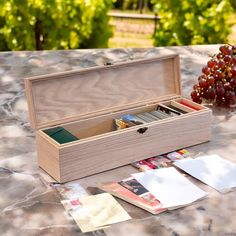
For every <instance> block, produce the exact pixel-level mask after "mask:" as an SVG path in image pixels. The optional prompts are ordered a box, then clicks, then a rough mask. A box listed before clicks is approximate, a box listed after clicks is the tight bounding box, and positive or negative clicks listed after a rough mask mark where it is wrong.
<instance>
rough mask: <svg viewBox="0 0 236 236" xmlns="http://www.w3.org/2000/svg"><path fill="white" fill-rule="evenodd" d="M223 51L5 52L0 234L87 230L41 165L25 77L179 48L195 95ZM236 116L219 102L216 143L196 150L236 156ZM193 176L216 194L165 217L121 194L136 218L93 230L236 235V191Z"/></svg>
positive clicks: (1, 62)
mask: <svg viewBox="0 0 236 236" xmlns="http://www.w3.org/2000/svg"><path fill="white" fill-rule="evenodd" d="M217 50H218V46H217V45H208V46H191V47H168V48H151V49H106V50H102V49H97V50H71V51H40V52H2V53H0V143H1V145H0V212H1V214H0V235H4V236H11V235H13V236H15V235H17V236H18V235H19V236H21V235H24V236H28V235H70V236H74V235H83V234H82V233H81V231H80V230H79V228H78V227H77V225H76V224H75V223H74V221H73V219H71V217H69V216H68V215H67V214H66V212H65V211H64V208H63V207H62V205H61V204H60V199H59V196H58V194H57V193H56V192H55V191H54V190H53V189H52V188H51V187H50V186H49V184H48V181H49V178H47V175H46V174H45V173H44V172H43V171H41V170H40V169H39V168H38V166H37V161H36V152H35V150H36V148H35V135H34V130H32V129H31V128H30V126H29V123H28V114H27V104H26V99H25V94H24V85H23V78H25V77H29V76H33V75H40V74H47V73H52V72H59V71H66V70H73V69H78V68H84V67H90V66H96V65H103V64H105V63H106V62H117V61H126V60H130V59H135V58H147V57H152V56H156V55H161V54H166V53H169V52H174V53H179V54H180V57H181V79H182V80H181V82H182V95H183V96H185V97H189V93H190V91H191V88H192V85H193V84H194V81H196V79H197V76H198V75H199V74H200V71H201V67H202V66H203V65H204V64H205V63H206V61H207V60H208V55H209V54H214V53H215V52H217ZM235 123H236V116H235V112H234V111H232V110H231V111H229V110H224V109H221V110H218V109H213V122H212V133H213V135H212V140H211V142H208V143H205V144H201V145H197V146H194V147H191V148H189V150H190V151H191V152H193V154H194V155H200V154H201V153H209V154H210V153H217V154H219V155H221V156H222V157H224V158H226V159H229V160H232V161H234V162H236V158H235V153H236V126H235ZM193 125H194V124H193ZM133 172H135V169H133V167H131V166H125V167H122V168H117V169H114V170H111V171H107V172H104V173H101V174H98V175H94V176H90V177H87V178H84V179H81V180H78V181H77V182H79V183H80V184H81V185H82V186H83V187H84V188H86V189H87V190H88V191H89V192H90V193H92V194H94V193H97V192H99V190H97V189H96V188H94V187H95V186H96V183H99V182H102V181H109V180H114V181H118V180H120V179H123V178H126V177H128V175H129V174H130V173H133ZM191 181H193V182H194V183H195V184H197V185H198V186H199V187H201V188H202V189H204V190H205V191H207V192H209V197H208V198H206V199H204V200H202V201H199V202H197V203H195V204H193V205H191V206H188V207H184V208H181V209H178V210H174V211H170V212H165V213H162V214H160V215H158V216H153V215H151V214H149V213H148V212H145V211H143V210H142V209H139V208H137V207H135V206H132V205H130V204H128V203H126V202H124V201H121V200H119V202H120V203H121V204H122V205H123V206H124V208H125V209H126V210H127V211H128V212H129V214H130V215H131V216H132V218H133V219H132V220H130V221H127V222H123V223H119V224H116V225H113V226H112V227H110V228H108V229H105V230H104V231H102V230H101V231H97V232H93V233H88V234H86V235H107V236H116V235H117V236H118V235H119V236H120V235H128V236H137V235H142V236H149V235H150V236H151V235H153V236H154V235H155V236H156V235H160V236H166V235H169V236H177V235H179V236H189V235H191V236H195V235H207V236H208V235H217V236H218V235H219V236H222V235H228V236H229V235H230V236H233V235H236V224H235V219H236V204H235V202H236V191H233V192H230V193H228V194H219V193H218V192H216V191H215V190H213V189H211V188H210V187H208V186H206V185H203V184H202V183H200V182H198V181H196V180H194V179H192V178H191Z"/></svg>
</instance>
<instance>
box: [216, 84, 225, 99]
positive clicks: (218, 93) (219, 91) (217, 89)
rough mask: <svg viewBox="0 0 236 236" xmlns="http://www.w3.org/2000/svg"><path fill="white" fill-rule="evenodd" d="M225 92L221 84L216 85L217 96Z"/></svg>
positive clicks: (221, 95)
mask: <svg viewBox="0 0 236 236" xmlns="http://www.w3.org/2000/svg"><path fill="white" fill-rule="evenodd" d="M224 94H225V90H224V88H223V86H217V87H216V95H217V97H223V96H224Z"/></svg>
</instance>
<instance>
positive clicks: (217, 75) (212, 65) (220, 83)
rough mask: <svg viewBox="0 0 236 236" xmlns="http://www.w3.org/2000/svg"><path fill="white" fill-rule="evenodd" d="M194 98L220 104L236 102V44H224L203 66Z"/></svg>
mask: <svg viewBox="0 0 236 236" xmlns="http://www.w3.org/2000/svg"><path fill="white" fill-rule="evenodd" d="M191 97H192V100H193V101H194V102H197V103H202V102H203V101H204V102H207V103H213V104H216V105H219V106H226V107H234V106H235V104H236V45H222V46H221V47H220V52H219V53H218V54H216V55H214V56H213V57H212V58H211V59H210V60H209V61H208V62H207V66H205V67H203V68H202V75H200V76H199V77H198V84H195V85H194V86H193V91H192V93H191Z"/></svg>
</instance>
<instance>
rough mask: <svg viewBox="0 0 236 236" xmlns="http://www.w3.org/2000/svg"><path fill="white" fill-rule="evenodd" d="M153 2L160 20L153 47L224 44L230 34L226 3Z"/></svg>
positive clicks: (210, 0)
mask: <svg viewBox="0 0 236 236" xmlns="http://www.w3.org/2000/svg"><path fill="white" fill-rule="evenodd" d="M152 1H153V4H155V10H156V11H157V12H158V14H159V15H160V17H161V20H160V25H159V27H158V28H157V30H156V34H155V35H154V44H155V45H156V46H160V45H161V46H164V45H191V44H214V43H223V42H225V41H226V39H227V36H228V35H229V33H230V29H231V26H230V24H229V23H228V21H229V18H230V17H231V13H232V6H231V4H230V2H229V0H181V1H180V0H152Z"/></svg>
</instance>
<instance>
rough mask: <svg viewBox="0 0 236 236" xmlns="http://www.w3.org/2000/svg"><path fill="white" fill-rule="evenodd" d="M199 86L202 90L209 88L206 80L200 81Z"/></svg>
mask: <svg viewBox="0 0 236 236" xmlns="http://www.w3.org/2000/svg"><path fill="white" fill-rule="evenodd" d="M199 86H200V88H203V89H205V88H207V87H208V83H207V81H206V80H205V79H201V80H200V81H199Z"/></svg>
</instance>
